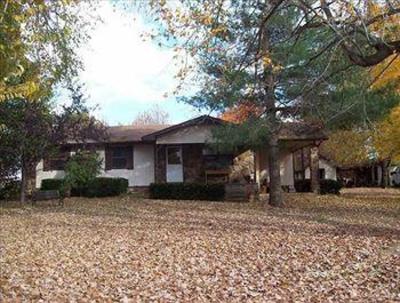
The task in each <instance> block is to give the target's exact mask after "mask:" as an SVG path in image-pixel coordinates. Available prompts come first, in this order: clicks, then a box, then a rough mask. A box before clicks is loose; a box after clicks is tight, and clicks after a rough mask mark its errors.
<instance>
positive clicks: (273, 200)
mask: <svg viewBox="0 0 400 303" xmlns="http://www.w3.org/2000/svg"><path fill="white" fill-rule="evenodd" d="M276 7H277V6H275V8H276ZM262 26H263V28H261V31H262V36H261V41H260V42H261V55H262V56H263V58H270V56H271V55H270V43H269V37H268V27H267V25H266V24H264V23H263V25H262ZM272 67H273V65H272V64H265V63H264V65H263V68H264V71H263V77H264V79H263V80H264V89H265V100H264V104H265V110H266V111H265V115H266V122H267V126H268V129H269V134H268V141H267V147H268V170H269V204H270V205H272V206H283V196H282V188H281V174H280V169H281V168H280V160H279V145H278V143H279V142H278V141H279V128H280V123H281V121H280V120H279V117H278V114H277V109H276V95H275V86H276V81H275V80H276V78H275V74H274V69H273V68H272Z"/></svg>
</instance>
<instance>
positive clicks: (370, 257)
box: [0, 194, 400, 302]
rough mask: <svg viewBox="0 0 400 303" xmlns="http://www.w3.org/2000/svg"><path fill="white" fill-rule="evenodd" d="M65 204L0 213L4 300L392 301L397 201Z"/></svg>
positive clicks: (399, 227)
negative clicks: (279, 206) (283, 204)
mask: <svg viewBox="0 0 400 303" xmlns="http://www.w3.org/2000/svg"><path fill="white" fill-rule="evenodd" d="M287 201H288V202H287V206H286V208H283V209H274V208H268V209H267V210H265V207H264V206H263V205H261V203H257V204H244V203H243V204H242V203H212V202H185V201H183V202H175V201H151V200H139V199H137V198H133V197H129V196H128V197H123V198H115V199H96V200H94V199H91V200H90V199H70V200H67V202H66V207H65V208H57V207H54V206H49V205H42V206H40V207H38V208H30V207H26V208H24V209H15V208H8V207H4V208H0V222H1V229H0V268H1V271H0V294H1V295H2V298H1V299H0V300H3V301H16V300H18V299H22V300H34V301H39V300H44V301H57V302H67V301H74V300H75V301H76V300H82V301H89V300H94V301H98V302H103V301H105V302H108V301H109V302H111V301H121V302H141V301H158V302H176V301H182V302H183V301H219V302H226V301H229V302H242V301H252V302H265V301H276V302H288V301H298V302H320V301H334V302H343V301H351V300H355V301H390V300H393V301H394V300H398V299H399V296H398V295H399V283H400V276H399V272H400V256H399V254H398V253H396V252H397V251H398V250H397V247H398V245H399V238H400V233H399V231H400V220H399V213H400V211H399V210H400V203H399V202H400V198H399V196H396V195H395V194H394V195H393V196H391V197H390V198H387V199H386V200H385V199H380V198H379V197H378V196H371V195H368V196H363V197H361V196H355V194H353V195H352V196H351V197H350V196H349V197H346V195H345V196H344V197H330V196H324V197H316V196H314V195H307V194H304V195H301V194H292V195H289V196H287Z"/></svg>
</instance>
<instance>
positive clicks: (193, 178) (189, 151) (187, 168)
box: [155, 144, 205, 183]
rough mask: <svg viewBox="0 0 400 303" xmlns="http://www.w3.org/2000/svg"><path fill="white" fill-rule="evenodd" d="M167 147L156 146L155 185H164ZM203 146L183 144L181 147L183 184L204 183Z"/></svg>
mask: <svg viewBox="0 0 400 303" xmlns="http://www.w3.org/2000/svg"><path fill="white" fill-rule="evenodd" d="M167 146H168V145H162V144H159V145H157V146H156V161H155V162H156V163H155V181H156V183H165V182H167V180H166V176H167V173H166V170H167V159H166V148H167ZM203 146H204V144H183V145H182V161H183V180H184V182H198V183H204V182H205V166H204V160H203Z"/></svg>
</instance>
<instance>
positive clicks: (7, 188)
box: [0, 180, 21, 200]
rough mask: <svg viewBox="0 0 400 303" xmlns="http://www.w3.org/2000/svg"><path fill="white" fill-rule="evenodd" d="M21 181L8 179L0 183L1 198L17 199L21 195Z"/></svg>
mask: <svg viewBox="0 0 400 303" xmlns="http://www.w3.org/2000/svg"><path fill="white" fill-rule="evenodd" d="M20 188H21V181H18V180H6V181H4V182H3V183H1V184H0V200H17V199H18V198H19V195H20Z"/></svg>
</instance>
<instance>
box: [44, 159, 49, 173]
mask: <svg viewBox="0 0 400 303" xmlns="http://www.w3.org/2000/svg"><path fill="white" fill-rule="evenodd" d="M49 170H50V160H49V157H45V158H44V159H43V171H49Z"/></svg>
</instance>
